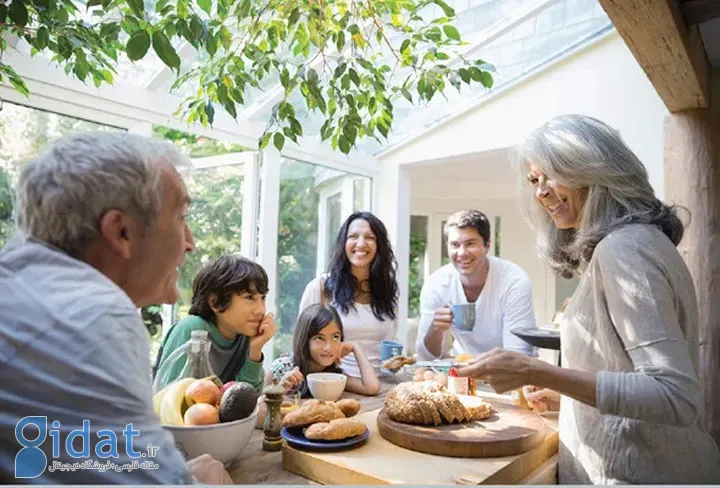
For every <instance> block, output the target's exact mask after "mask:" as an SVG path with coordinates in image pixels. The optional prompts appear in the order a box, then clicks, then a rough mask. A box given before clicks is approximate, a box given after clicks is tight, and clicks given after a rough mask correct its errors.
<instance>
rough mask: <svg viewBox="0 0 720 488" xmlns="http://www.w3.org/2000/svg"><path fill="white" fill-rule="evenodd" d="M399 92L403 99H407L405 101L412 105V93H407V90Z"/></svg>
mask: <svg viewBox="0 0 720 488" xmlns="http://www.w3.org/2000/svg"><path fill="white" fill-rule="evenodd" d="M400 91H401V92H402V95H403V96H404V97H405V98H407V100H408V101H409V102H410V103H413V99H412V93H410V91H409V90H408V89H407V88H403V89H402V90H400Z"/></svg>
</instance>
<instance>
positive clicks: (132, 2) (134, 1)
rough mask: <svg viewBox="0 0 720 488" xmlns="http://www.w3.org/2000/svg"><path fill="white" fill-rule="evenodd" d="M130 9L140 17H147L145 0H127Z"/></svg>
mask: <svg viewBox="0 0 720 488" xmlns="http://www.w3.org/2000/svg"><path fill="white" fill-rule="evenodd" d="M127 4H128V5H129V6H130V10H132V12H133V13H134V14H135V16H136V17H138V18H140V19H144V18H145V2H144V1H143V0H127Z"/></svg>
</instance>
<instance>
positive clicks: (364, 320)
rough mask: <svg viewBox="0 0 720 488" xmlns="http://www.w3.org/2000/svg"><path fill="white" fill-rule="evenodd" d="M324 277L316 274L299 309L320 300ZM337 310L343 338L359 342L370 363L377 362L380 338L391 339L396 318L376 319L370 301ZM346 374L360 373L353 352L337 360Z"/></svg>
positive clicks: (354, 342) (356, 343)
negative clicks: (317, 276) (346, 309)
mask: <svg viewBox="0 0 720 488" xmlns="http://www.w3.org/2000/svg"><path fill="white" fill-rule="evenodd" d="M321 281H322V282H324V278H322V279H320V278H315V279H314V280H312V281H311V282H310V283H308V284H307V286H306V287H305V292H304V293H303V296H302V299H300V313H301V312H302V311H303V310H305V309H306V308H307V307H309V306H310V305H314V304H316V303H321V300H320V282H321ZM338 314H339V315H340V319H341V320H342V323H343V334H344V336H345V342H352V343H353V344H355V345H356V346H358V347H359V348H360V349H361V350H362V352H363V353H365V356H366V357H367V358H368V361H370V364H372V365H377V364H380V363H381V362H382V361H381V360H380V342H381V341H384V340H389V339H393V338H394V337H395V332H396V330H397V321H396V320H390V319H386V320H378V319H377V318H376V317H375V315H374V314H373V311H372V307H371V306H370V304H365V303H356V304H355V308H353V307H350V308H349V309H348V313H347V314H343V312H342V310H340V309H339V308H338ZM340 367H341V368H342V369H343V371H344V372H345V374H347V375H348V376H354V377H356V378H359V377H360V368H359V367H358V365H357V361H356V360H355V356H354V355H353V354H348V355H347V356H345V357H344V358H343V359H342V361H341V364H340Z"/></svg>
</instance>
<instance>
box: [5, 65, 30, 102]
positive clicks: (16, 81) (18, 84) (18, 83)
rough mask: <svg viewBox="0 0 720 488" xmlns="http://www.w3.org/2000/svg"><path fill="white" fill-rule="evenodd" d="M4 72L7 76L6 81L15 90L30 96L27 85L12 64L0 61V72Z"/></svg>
mask: <svg viewBox="0 0 720 488" xmlns="http://www.w3.org/2000/svg"><path fill="white" fill-rule="evenodd" d="M3 71H4V72H5V75H6V76H7V77H8V81H9V82H10V84H11V85H12V86H13V88H15V90H16V91H17V92H18V93H20V94H22V95H24V96H26V97H28V96H30V90H28V87H27V85H26V84H25V81H23V79H22V78H20V76H19V75H18V74H17V72H16V71H15V70H14V69H13V68H12V66H9V65H7V64H2V63H0V73H2V72H3Z"/></svg>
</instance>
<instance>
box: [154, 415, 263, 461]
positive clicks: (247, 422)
mask: <svg viewBox="0 0 720 488" xmlns="http://www.w3.org/2000/svg"><path fill="white" fill-rule="evenodd" d="M257 416H258V407H255V410H254V411H253V413H251V414H250V416H249V417H247V418H244V419H240V420H235V421H233V422H225V423H222V422H221V423H219V424H212V425H192V426H182V427H175V426H170V425H164V426H163V427H165V428H166V429H167V430H169V431H170V432H172V435H173V436H174V437H175V445H176V446H177V448H178V449H179V450H180V452H182V453H183V455H184V456H185V458H186V459H188V460H189V459H192V458H195V457H198V456H201V455H203V454H210V455H211V456H212V457H213V458H215V459H217V460H218V461H220V462H221V463H223V464H230V463H231V462H233V461H234V460H235V459H237V458H238V457H239V456H240V453H241V452H242V450H243V449H244V448H245V446H246V445H247V443H248V441H250V436H251V435H252V432H253V429H254V428H255V422H256V421H257Z"/></svg>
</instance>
